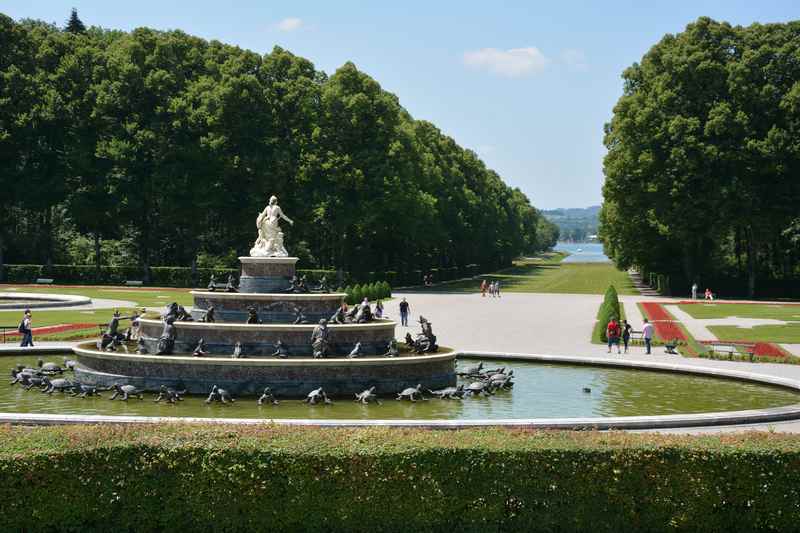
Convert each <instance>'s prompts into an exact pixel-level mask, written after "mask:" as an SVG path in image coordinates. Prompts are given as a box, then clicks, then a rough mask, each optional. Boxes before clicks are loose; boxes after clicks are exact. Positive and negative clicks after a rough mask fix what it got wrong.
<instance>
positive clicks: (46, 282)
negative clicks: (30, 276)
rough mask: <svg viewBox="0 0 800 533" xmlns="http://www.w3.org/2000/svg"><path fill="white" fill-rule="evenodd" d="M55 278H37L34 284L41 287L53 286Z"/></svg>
mask: <svg viewBox="0 0 800 533" xmlns="http://www.w3.org/2000/svg"><path fill="white" fill-rule="evenodd" d="M53 281H54V280H53V278H36V281H35V282H34V283H37V284H39V285H51V284H52V283H53Z"/></svg>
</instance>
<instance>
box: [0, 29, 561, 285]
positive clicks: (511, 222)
mask: <svg viewBox="0 0 800 533" xmlns="http://www.w3.org/2000/svg"><path fill="white" fill-rule="evenodd" d="M73 16H74V19H76V20H73V18H71V19H70V21H69V24H68V25H67V28H66V29H65V30H61V29H59V28H57V27H54V26H52V25H48V24H45V23H42V22H38V21H29V20H24V21H20V22H15V21H13V20H12V19H10V18H9V17H6V16H3V15H0V50H2V54H0V196H1V197H2V199H3V201H2V204H3V205H2V207H3V209H2V211H0V263H2V261H3V260H4V259H5V261H6V262H35V263H50V262H65V261H66V262H69V261H76V260H78V261H80V260H81V258H85V259H84V261H87V260H88V261H96V262H97V264H98V265H99V264H100V263H107V262H113V261H118V262H119V261H122V262H134V263H139V264H141V265H142V266H144V267H147V266H152V265H189V264H196V262H197V261H198V259H199V260H200V261H201V262H202V261H214V260H216V261H220V260H221V261H223V262H227V263H235V257H236V256H237V254H246V253H247V251H248V250H249V247H250V246H251V244H252V241H253V240H254V237H255V217H256V215H257V214H258V212H259V211H260V210H261V209H262V208H263V206H264V205H265V204H266V202H267V200H268V198H269V196H270V195H271V194H276V195H277V196H278V198H279V199H280V203H281V206H282V207H283V209H284V211H285V212H286V213H287V214H289V216H291V217H293V218H294V219H296V220H297V221H299V222H300V223H299V224H296V225H295V226H293V227H288V228H285V231H286V233H287V242H288V245H289V248H290V251H292V252H294V253H296V254H298V255H300V256H301V258H302V259H303V260H304V266H306V267H315V266H316V267H337V268H343V269H345V270H351V271H369V270H382V269H392V270H399V269H405V268H409V269H417V268H426V267H431V266H453V265H466V264H472V263H476V264H480V265H484V266H497V265H500V264H507V263H508V262H510V260H511V259H512V258H514V257H515V256H517V255H519V254H522V253H530V252H535V251H537V250H542V249H547V248H549V247H550V246H552V245H553V244H554V243H555V239H556V238H557V229H556V228H555V227H554V226H553V225H552V224H550V223H549V222H547V221H546V220H545V219H544V218H543V217H541V216H540V214H539V212H538V211H537V210H536V209H535V208H534V207H533V206H532V205H531V204H530V202H529V200H528V198H526V196H525V195H524V194H523V193H522V192H521V191H519V190H518V189H512V188H510V187H508V186H507V185H505V183H504V182H503V181H502V179H501V178H500V176H498V175H497V174H496V173H495V172H493V171H492V170H490V169H488V168H486V166H485V165H484V163H483V162H482V161H481V160H480V159H479V158H478V157H477V156H476V154H475V153H474V152H472V151H470V150H466V149H463V148H461V147H460V146H459V145H458V144H456V142H455V141H454V140H453V139H451V138H449V137H447V136H446V135H444V134H442V132H441V131H440V130H438V129H437V128H436V127H435V126H434V125H432V124H430V123H428V122H425V121H420V120H414V119H413V118H412V117H411V116H410V115H409V114H408V113H407V112H406V110H405V109H403V107H402V106H401V105H400V103H399V102H398V99H397V97H396V96H394V95H392V94H390V93H388V92H386V91H384V90H382V89H381V87H380V85H379V84H378V83H377V82H376V81H375V80H373V79H371V78H370V77H369V76H368V75H366V74H364V73H363V72H360V71H359V70H358V69H357V68H356V67H355V66H354V65H353V64H351V63H346V64H345V65H343V66H342V67H341V68H339V69H338V70H337V71H336V72H335V73H334V74H333V75H332V76H330V77H329V76H327V75H326V74H325V73H324V72H321V71H318V70H316V69H315V68H314V65H313V64H312V63H311V62H309V61H308V60H306V59H303V58H301V57H297V56H295V55H293V54H291V53H290V52H288V51H286V50H283V49H281V48H278V47H276V48H275V49H274V50H273V51H272V52H271V53H269V54H266V55H264V56H262V55H259V54H256V53H253V52H251V51H248V50H243V49H241V48H238V47H235V46H229V45H226V44H223V43H220V42H217V41H206V40H203V39H200V38H197V37H193V36H190V35H186V34H185V33H182V32H180V31H169V32H160V31H154V30H151V29H147V28H140V29H136V30H134V31H132V32H130V33H125V32H120V31H107V30H102V29H99V28H96V27H91V28H88V29H87V28H86V27H84V25H83V23H81V22H80V19H77V15H76V14H75V13H73ZM4 250H5V256H3V255H2V254H3V251H4ZM87 256H88V257H87ZM209 258H211V259H209ZM219 258H222V259H219Z"/></svg>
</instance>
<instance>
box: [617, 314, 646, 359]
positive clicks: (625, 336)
mask: <svg viewBox="0 0 800 533" xmlns="http://www.w3.org/2000/svg"><path fill="white" fill-rule="evenodd" d="M632 332H633V326H631V325H630V324H629V323H628V321H627V320H623V321H622V323H620V322H617V318H616V317H611V320H609V322H608V325H607V326H606V338H607V339H608V353H611V348H612V347H614V346H616V347H617V353H618V354H621V353H622V349H621V348H620V340H621V341H622V345H623V347H624V349H625V353H628V346H629V344H630V342H631V333H632ZM654 334H655V328H653V324H651V323H650V321H649V320H647V319H646V318H645V319H644V324H643V325H642V340H644V347H645V353H646V354H647V355H650V351H651V347H652V346H651V345H652V342H653V335H654Z"/></svg>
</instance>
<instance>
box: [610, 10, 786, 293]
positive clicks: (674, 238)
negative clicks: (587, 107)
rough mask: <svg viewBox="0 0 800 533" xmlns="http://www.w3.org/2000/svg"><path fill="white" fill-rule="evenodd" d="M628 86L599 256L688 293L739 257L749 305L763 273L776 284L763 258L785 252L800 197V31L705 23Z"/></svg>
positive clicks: (656, 55)
mask: <svg viewBox="0 0 800 533" xmlns="http://www.w3.org/2000/svg"><path fill="white" fill-rule="evenodd" d="M623 79H624V82H625V84H624V92H623V95H622V97H621V98H620V100H619V101H618V103H617V105H616V106H615V108H614V117H613V119H612V121H611V123H610V124H607V125H606V136H605V144H606V147H607V148H608V155H607V156H606V158H605V160H604V172H605V175H606V182H605V184H604V186H603V196H604V199H605V204H604V206H603V211H602V213H601V224H602V226H601V229H600V235H601V238H602V240H603V242H604V244H605V248H606V252H607V253H608V254H609V256H610V257H612V258H613V259H614V260H615V262H616V263H617V264H618V266H620V267H628V266H631V265H638V266H639V267H641V268H642V269H644V270H646V271H652V272H659V273H663V274H667V275H670V276H674V277H675V278H677V279H680V280H681V283H682V284H686V285H687V286H688V284H689V283H691V281H694V280H697V279H698V278H699V276H701V275H703V276H705V277H706V279H708V278H710V277H714V276H720V275H724V273H725V272H726V271H729V270H730V269H731V268H734V267H735V265H736V264H737V263H738V264H741V261H736V260H735V258H734V257H733V255H740V254H741V253H744V254H745V255H746V257H747V262H746V272H741V274H746V277H747V283H746V292H747V293H748V294H749V295H750V296H753V295H754V294H755V291H756V277H757V274H758V273H759V271H760V272H762V274H767V275H774V266H773V265H774V261H772V263H773V265H770V262H771V260H770V259H768V258H767V257H766V256H767V252H768V251H769V250H774V249H777V248H781V247H782V246H783V244H781V243H780V242H779V241H780V231H781V230H782V229H784V228H786V227H787V225H788V224H789V221H790V220H791V218H792V216H794V215H793V213H794V211H796V204H797V199H798V194H799V193H800V182H798V180H797V179H794V178H793V177H792V176H796V175H797V174H796V172H797V168H798V161H800V146H798V144H797V143H796V142H794V141H792V140H790V139H795V138H796V135H797V132H798V129H800V121H798V118H800V114H798V111H799V110H800V106H798V105H797V102H798V95H800V84H799V82H798V80H800V23H798V22H792V23H788V24H771V25H766V26H764V25H758V24H754V25H753V26H750V27H748V28H741V27H731V26H730V25H728V24H726V23H718V22H715V21H713V20H711V19H708V18H700V19H698V20H697V21H696V22H695V23H692V24H690V25H689V26H687V28H686V31H684V32H683V33H681V34H678V35H675V36H673V35H667V36H665V37H664V38H663V39H662V40H661V42H659V43H658V44H657V45H655V46H654V47H653V48H652V49H650V51H649V52H648V53H647V54H646V55H645V56H644V57H643V58H642V61H641V63H637V64H634V65H633V66H631V67H630V68H628V69H627V70H626V71H625V72H624V73H623ZM793 209H794V211H793ZM732 241H735V243H734V245H733V246H729V245H728V243H729V242H732ZM729 248H734V249H736V250H737V252H735V253H734V254H731V253H730V252H729V251H728V249H729ZM794 264H795V265H796V264H797V260H796V259H795V260H794ZM770 268H772V269H773V273H772V274H770V272H769V269H770ZM790 270H791V269H790Z"/></svg>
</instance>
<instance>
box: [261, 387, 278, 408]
mask: <svg viewBox="0 0 800 533" xmlns="http://www.w3.org/2000/svg"><path fill="white" fill-rule="evenodd" d="M265 403H271V404H272V405H278V403H279V402H278V399H277V398H276V397H275V395H274V394H273V393H272V389H270V388H269V387H264V392H263V393H262V394H261V396H259V397H258V405H264V404H265Z"/></svg>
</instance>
